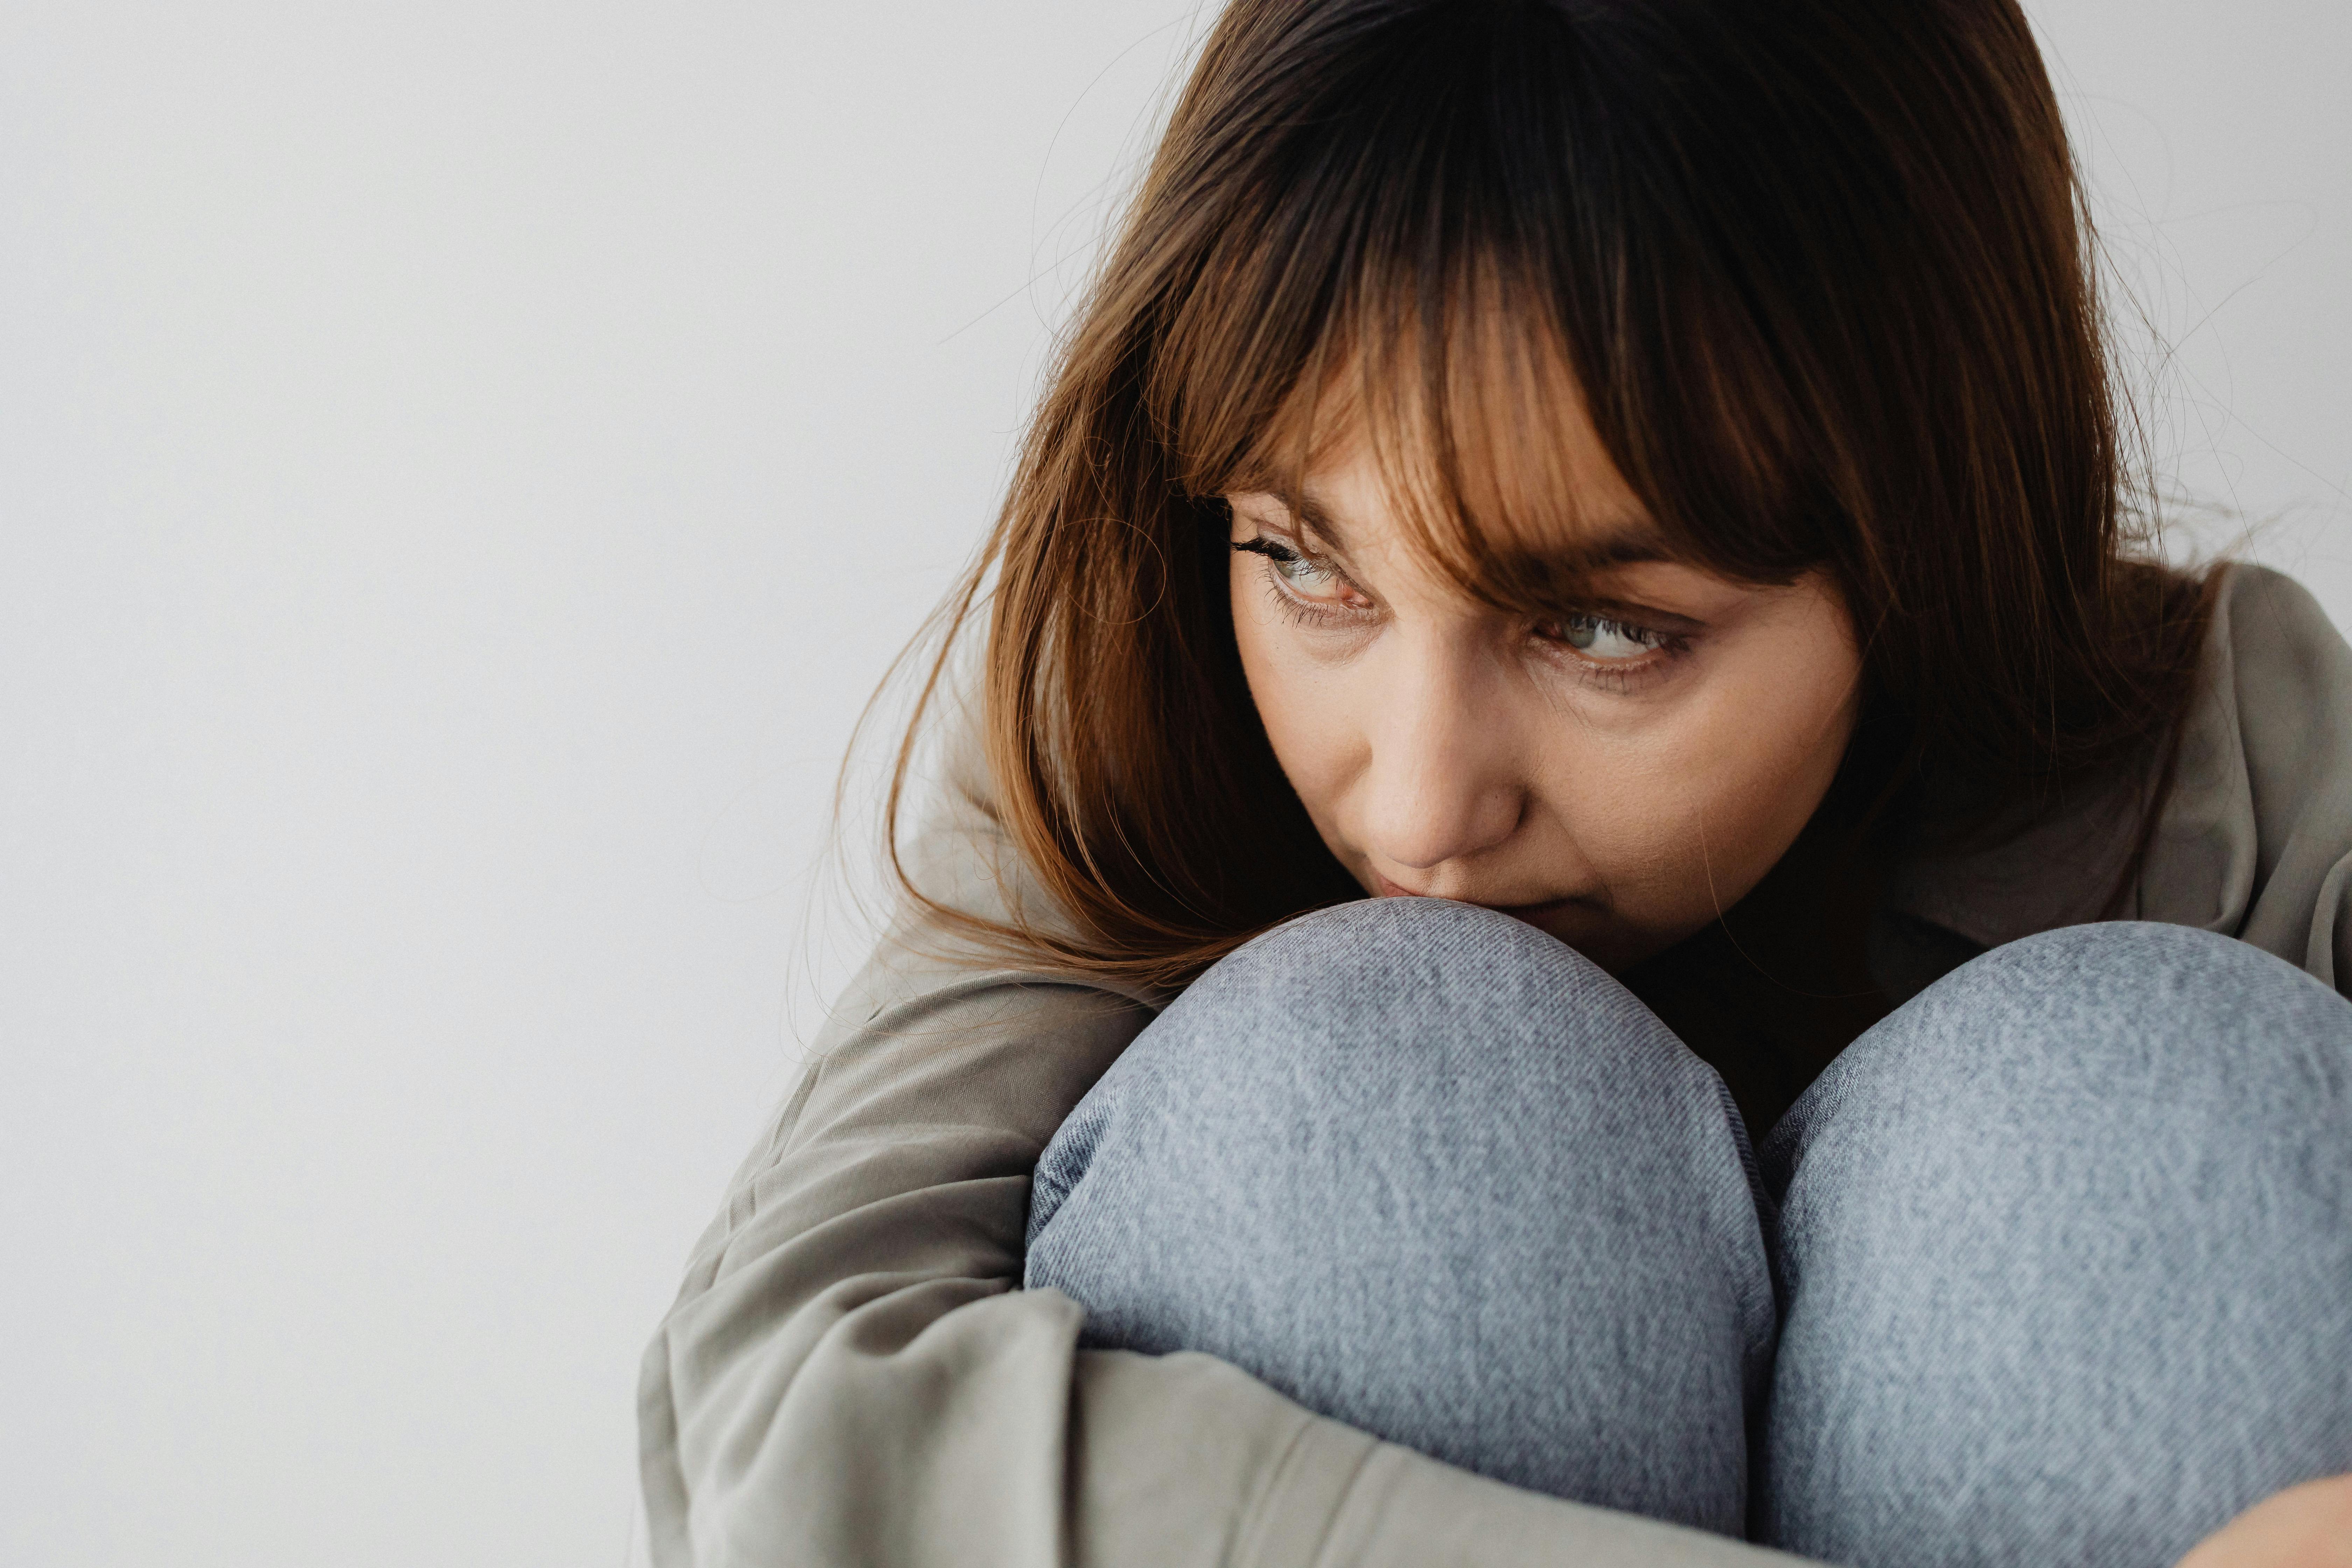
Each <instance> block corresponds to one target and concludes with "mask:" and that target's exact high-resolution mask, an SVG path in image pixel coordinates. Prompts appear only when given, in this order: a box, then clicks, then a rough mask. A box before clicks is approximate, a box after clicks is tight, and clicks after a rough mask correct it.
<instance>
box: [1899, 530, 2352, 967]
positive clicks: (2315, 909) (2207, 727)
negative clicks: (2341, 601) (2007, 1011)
mask: <svg viewBox="0 0 2352 1568" xmlns="http://www.w3.org/2000/svg"><path fill="white" fill-rule="evenodd" d="M2219 573H2220V575H2219V577H2218V580H2217V581H2216V582H2215V584H2214V593H2213V596H2212V600H2211V604H2212V619H2211V621H2210V625H2209V626H2208V628H2207V632H2206V638H2205V646H2204V651H2203V654H2202V656H2201V658H2200V666H2199V669H2198V673H2197V680H2196V683H2195V686H2194V687H2193V689H2192V692H2191V696H2190V700H2189V708H2188V710H2187V712H2186V713H2184V714H2183V716H2182V721H2181V729H2180V742H2179V750H2178V752H2176V754H2175V756H2174V758H2173V761H2172V765H2171V767H2170V770H2169V777H2168V779H2167V778H2166V777H2165V776H2164V773H2163V770H2161V769H2160V767H2158V765H2157V764H2156V763H2155V761H2153V760H2152V762H2151V764H2150V766H2149V767H2148V768H2147V770H2146V776H2137V775H2135V776H2130V777H2117V778H2115V779H2113V780H2110V781H2109V782H2108V784H2105V786H2102V787H2097V788H2091V789H2084V790H2078V791H2076V792H2074V793H2073V794H2071V795H2061V796H2058V797H2054V798H2053V800H2051V801H2050V802H2048V803H2046V805H2045V807H2044V808H2043V809H2041V810H2039V811H2038V812H2037V813H2036V814H2035V815H2034V816H2032V818H2031V819H2030V820H2029V822H2028V823H2027V825H2026V826H2024V827H2023V828H2021V830H2020V831H2018V832H2016V833H2015V834H2013V835H2011V836H2009V837H2005V838H2003V839H2002V840H2001V841H2000V842H1999V843H1996V844H1993V845H1990V846H1988V847H1980V848H1977V849H1973V850H1971V851H1969V853H1966V854H1958V855H1934V856H1921V857H1919V858H1915V859H1913V860H1911V861H1909V862H1907V863H1906V864H1905V865H1904V866H1903V867H1902V868H1900V869H1899V870H1898V872H1897V874H1896V877H1895V882H1894V885H1893V887H1892V889H1891V896H1890V898H1889V900H1888V907H1889V908H1890V910H1893V911H1894V912H1895V913H1896V914H1898V915H1901V916H1906V917H1908V919H1909V920H1911V921H1924V922H1926V923H1927V924H1928V925H1931V926H1933V927H1936V928H1939V929H1940V930H1942V931H1949V932H1953V933H1956V934H1958V936H1960V937H1962V938H1964V939H1965V940H1966V942H1968V943H1969V944H1972V945H1973V946H1975V947H1977V948H1990V947H1997V946H1999V945H2000V944H2001V943H2002V942H2011V941H2014V940H2016V939H2017V938H2019V937H2022V936H2029V935H2032V934H2033V933H2034V932H2036V931H2048V930H2052V929H2053V928H2056V927H2058V926H2064V925H2074V924H2080V923H2082V922H2084V921H2095V920H2100V919H2109V918H2115V917H2116V916H2118V915H2120V916H2121V917H2123V918H2126V919H2137V920H2149V921H2164V922H2167V923H2169V924H2177V925H2192V926H2197V927H2200V928H2201V929H2204V930H2207V931H2219V932H2222V933H2224V934H2226V935H2230V936H2234V937H2238V938H2240V939H2242V940H2244V941H2247V942H2252V943H2253V944H2255V945H2256V946H2259V947H2262V948H2263V949H2265V950H2267V951H2269V952H2274V953H2276V954H2278V955H2279V956H2280V957H2282V958H2284V959H2286V960H2287V961H2288V962H2290V963H2294V964H2297V965H2299V966H2300V967H2302V968H2305V969H2306V970H2308V971H2310V972H2311V973H2314V974H2315V975H2317V976H2318V977H2319V978H2321V979H2323V980H2326V981H2327V982H2328V983H2329V984H2336V981H2337V979H2338V977H2339V976H2342V977H2344V978H2346V979H2347V980H2352V949H2347V950H2346V951H2342V952H2339V947H2341V946H2342V945H2343V944H2344V943H2346V942H2352V915H2347V913H2346V911H2345V910H2343V908H2342V906H2343V905H2344V903H2345V901H2346V896H2347V892H2352V647H2347V646H2346V643H2345V640H2344V637H2343V636H2342V634H2341V633H2339V632H2338V631H2337V630H2336V626H2335V624H2334V623H2333V622H2332V621H2331V620H2330V619H2329V617H2328V616H2327V612H2326V610H2325V609H2324V608H2322V607H2321V605H2320V603H2319V601H2318V599H2317V598H2315V596H2314V595H2312V593H2311V592H2310V590H2309V589H2307V588H2305V586H2304V585H2303V584H2300V583H2297V582H2296V581H2295V580H2294V578H2292V577H2290V576H2288V575H2286V574H2284V573H2281V572H2278V571H2274V570H2273V569H2271V568H2269V567H2265V566H2258V565H2253V564H2251V563H2236V564H2231V565H2226V566H2223V567H2221V568H2219ZM2158 784H2168V787H2167V789H2166V793H2165V796H2164V800H2163V804H2162V805H2161V807H2160V809H2159V812H2158V819H2157V822H2156V824H2155V826H2154V828H2153V831H2152V832H2151V833H2150V835H2149V837H2148V838H2147V846H2146V852H2145V854H2144V855H2142V856H2141V857H2140V861H2139V868H2138V870H2137V874H2136V875H2135V876H2134V878H2133V879H2132V881H2131V883H2130V884H2129V886H2128V887H2127V888H2126V889H2125V890H2124V896H2123V899H2122V901H2121V903H2120V905H2118V904H2117V903H2116V901H2115V897H2114V889H2115V887H2116V881H2117V879H2119V878H2120V877H2121V875H2122V873H2123V872H2124V870H2125V868H2126V867H2127V866H2128V865H2129V864H2130V862H2131V859H2132V857H2133V855H2134V853H2135V851H2136V850H2137V848H2138V847H2139V841H2140V836H2139V830H2140V825H2141V823H2142V821H2143V816H2142V812H2143V808H2144V803H2145V802H2146V800H2147V793H2148V791H2149V790H2150V789H2151V788H2153V787H2155V786H2157V785H2158Z"/></svg>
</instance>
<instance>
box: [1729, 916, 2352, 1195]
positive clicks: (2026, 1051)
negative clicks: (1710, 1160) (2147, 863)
mask: <svg viewBox="0 0 2352 1568" xmlns="http://www.w3.org/2000/svg"><path fill="white" fill-rule="evenodd" d="M2347 1103H2352V1004H2347V1002H2346V1001H2345V1000H2344V999H2343V998H2342V997H2340V996H2338V995H2337V994H2336V993H2335V992H2334V991H2332V990H2330V989H2329V988H2328V987H2327V986H2326V985H2324V984H2320V983H2319V982H2318V981H2316V980H2315V979H2313V978H2312V977H2311V976H2309V975H2308V974H2305V973H2303V972H2302V971H2300V970H2298V969H2296V968H2294V966H2293V965H2291V964H2288V963H2285V962H2284V961H2283V960H2281V959H2278V958H2276V957H2273V955H2271V954H2269V953H2267V952H2263V951H2261V950H2260V949H2258V948H2255V947H2253V946H2252V945H2250V944H2248V943H2245V942H2237V941H2233V940H2231V939H2230V938H2228V937H2222V936H2216V935H2214V934H2213V933H2211V932H2210V931H2198V930H2195V929H2193V928H2190V927H2185V926H2176V925H2159V924H2155V923H2151V922H2144V921H2114V922H2108V923H2103V924H2097V925H2086V926H2073V927H2068V928H2065V929H2063V930H2059V931H2045V932H2042V933H2041V934H2039V935H2036V936H2032V937H2028V938H2025V939H2023V940H2021V941H2019V942H2011V943H2009V944H2008V945H2006V946H2003V947H2000V948H1996V949H1995V950H1993V951H1992V952H1989V953H1986V954H1985V955H1984V956H1982V957H1980V958H1978V959H1976V960H1974V961H1973V962H1971V963H1968V964H1966V965H1963V966H1962V967H1961V968H1960V969H1958V970H1957V971H1955V972H1954V973H1951V974H1949V975H1948V976H1946V977H1945V978H1944V979H1942V980H1940V981H1938V982H1937V984H1934V985H1932V986H1930V987H1929V988H1928V989H1927V990H1926V991H1925V992H1922V993H1921V994H1919V995H1918V996H1916V997H1915V998H1913V999H1912V1001H1911V1002H1909V1003H1907V1004H1906V1005H1905V1006H1904V1007H1902V1008H1901V1009H1899V1010H1897V1011H1896V1012H1895V1014H1894V1015H1892V1016H1890V1017H1888V1018H1887V1019H1886V1020H1885V1021H1884V1022H1882V1023H1881V1024H1880V1025H1879V1026H1877V1027H1876V1028H1874V1029H1873V1030H1872V1031H1871V1032H1870V1033H1869V1034H1867V1035H1865V1036H1864V1037H1863V1038H1862V1039H1860V1040H1858V1041H1856V1042H1855V1043H1854V1044H1853V1047H1849V1049H1848V1050H1847V1051H1846V1052H1845V1054H1844V1055H1843V1056H1841V1057H1840V1058H1838V1060H1837V1061H1836V1062H1835V1063H1834V1064H1832V1067H1831V1068H1830V1070H1829V1071H1828V1072H1827V1073H1825V1074H1823V1075H1822V1079H1821V1081H1820V1082H1818V1083H1817V1084H1816V1085H1815V1086H1814V1088H1813V1089H1812V1090H1811V1091H1810V1092H1808V1093H1807V1095H1806V1096H1805V1097H1804V1099H1803V1100H1800V1101H1799V1103H1798V1105H1797V1107H1796V1108H1795V1109H1794V1110H1792V1111H1791V1112H1790V1116H1789V1118H1788V1119H1787V1121H1784V1122H1783V1123H1782V1125H1781V1126H1780V1128H1779V1129H1776V1130H1775V1132H1774V1136H1773V1138H1772V1139H1771V1140H1770V1142H1769V1146H1768V1163H1769V1164H1770V1165H1772V1166H1774V1167H1775V1168H1776V1169H1780V1170H1782V1171H1785V1170H1786V1169H1787V1168H1788V1167H1790V1166H1792V1165H1793V1164H1794V1163H1796V1157H1797V1156H1798V1155H1799V1154H1800V1153H1802V1152H1804V1151H1805V1149H1806V1147H1807V1146H1808V1145H1810V1144H1811V1143H1812V1142H1816V1141H1818V1140H1819V1138H1820V1137H1821V1136H1822V1133H1823V1131H1824V1130H1825V1128H1826V1126H1827V1124H1829V1123H1831V1122H1833V1121H1857V1120H1860V1121H1887V1120H1890V1119H1891V1120H1893V1121H1900V1122H1902V1123H1903V1125H1904V1126H1905V1128H1906V1137H1905V1139H1904V1140H1902V1141H1901V1143H1900V1146H1901V1147H1903V1148H1904V1149H1905V1150H1906V1152H1907V1153H1908V1154H1909V1155H1910V1156H1911V1157H1913V1158H1927V1157H1929V1156H1930V1155H1931V1154H1932V1153H1933V1152H1934V1151H1936V1150H1937V1149H1939V1148H1940V1149H1944V1150H1947V1151H1948V1152H1952V1153H1954V1154H1956V1155H1958V1156H1961V1157H1974V1156H1977V1155H1980V1154H1981V1153H1983V1152H1985V1151H1986V1150H1987V1149H1989V1148H1990V1147H1994V1146H1999V1147H2000V1148H2003V1149H2007V1150H2011V1151H2013V1152H2019V1151H2024V1150H2028V1149H2031V1148H2032V1147H2035V1146H2037V1145H2042V1144H2053V1143H2054V1144H2061V1145H2067V1146H2073V1147H2077V1148H2080V1147H2084V1146H2085V1145H2086V1144H2088V1143H2090V1142H2095V1141H2097V1140H2100V1139H2101V1138H2103V1137H2112V1138H2114V1139H2116V1140H2121V1141H2124V1142H2129V1143H2131V1144H2134V1145H2137V1146H2139V1147H2143V1148H2145V1147H2150V1146H2154V1145H2158V1144H2162V1143H2164V1142H2166V1141H2167V1140H2168V1139H2170V1140H2172V1142H2171V1144H2170V1146H2171V1147H2172V1148H2173V1149H2174V1150H2175V1151H2176V1152H2178V1151H2180V1150H2182V1149H2184V1148H2196V1147H2199V1146H2202V1145H2205V1144H2210V1142H2213V1141H2214V1140H2215V1139H2216V1138H2225V1137H2229V1136H2231V1135H2232V1132H2231V1130H2234V1131H2235V1133H2236V1134H2237V1135H2242V1137H2243V1138H2245V1139H2260V1140H2267V1141H2275V1140H2278V1139H2286V1140H2288V1141H2290V1142H2293V1141H2294V1140H2295V1139H2296V1138H2297V1137H2298V1135H2305V1136H2307V1135H2308V1134H2309V1133H2310V1132H2313V1131H2317V1130H2318V1128H2319V1126H2320V1125H2321V1124H2322V1123H2324V1122H2326V1121H2328V1120H2329V1119H2331V1118H2332V1119H2333V1120H2335V1121H2338V1122H2340V1121H2341V1120H2342V1118H2343V1117H2344V1115H2345V1114H2346V1111H2347ZM1889 1146H1890V1147H1892V1146H1894V1142H1893V1141H1889Z"/></svg>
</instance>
